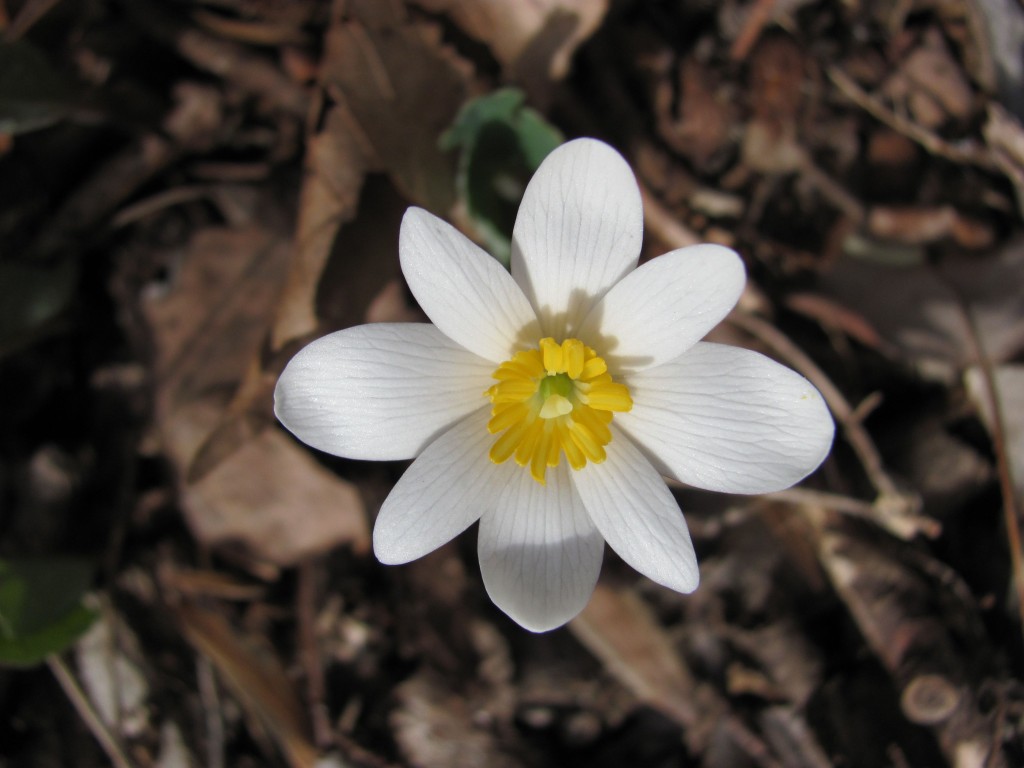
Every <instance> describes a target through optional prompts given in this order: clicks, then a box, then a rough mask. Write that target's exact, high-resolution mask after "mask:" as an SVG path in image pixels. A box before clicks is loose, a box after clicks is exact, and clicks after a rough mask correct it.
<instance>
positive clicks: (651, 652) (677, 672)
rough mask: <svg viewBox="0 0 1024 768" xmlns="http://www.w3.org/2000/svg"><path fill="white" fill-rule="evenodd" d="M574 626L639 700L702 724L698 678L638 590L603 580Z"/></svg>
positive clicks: (685, 722) (679, 719)
mask: <svg viewBox="0 0 1024 768" xmlns="http://www.w3.org/2000/svg"><path fill="white" fill-rule="evenodd" d="M569 628H570V629H571V630H572V632H573V634H574V635H575V636H576V639H578V640H579V641H580V642H581V643H582V644H583V645H584V646H585V647H586V648H587V649H588V650H589V651H590V652H591V653H592V654H594V656H596V657H597V658H598V659H600V660H601V661H602V662H603V663H604V665H605V667H606V668H607V669H608V671H609V673H611V674H612V675H613V676H614V677H616V678H617V679H618V680H619V682H620V683H622V684H623V685H625V686H626V687H627V688H628V689H629V690H631V691H632V692H633V693H634V694H635V695H636V697H637V698H638V699H640V701H642V702H644V703H645V704H648V705H650V706H652V707H654V708H655V709H658V710H660V711H662V712H664V713H665V714H666V715H668V716H669V717H671V718H672V719H673V720H675V721H676V722H678V723H679V724H680V725H682V726H684V727H692V726H694V725H695V724H697V722H698V714H697V710H696V706H697V705H696V702H695V700H694V695H693V694H694V690H695V688H696V683H695V682H694V680H693V677H692V676H691V674H690V671H689V670H688V669H687V668H686V667H685V666H684V665H683V663H682V661H681V660H680V658H679V654H678V653H677V651H676V649H675V648H674V647H673V646H672V643H671V641H670V640H669V639H668V637H667V636H666V635H665V631H664V630H663V629H662V628H661V626H660V625H659V624H658V623H657V622H655V620H654V617H653V616H652V614H651V611H650V609H649V608H648V607H647V606H646V605H644V603H643V601H642V600H640V598H639V597H637V595H636V594H635V593H633V592H630V591H626V590H616V589H612V588H610V587H606V586H604V585H602V584H598V585H597V588H596V589H595V590H594V595H593V597H591V598H590V602H589V603H588V604H587V607H586V608H585V609H584V610H583V613H581V614H580V615H579V616H577V617H576V618H575V619H573V620H572V622H571V623H570V624H569Z"/></svg>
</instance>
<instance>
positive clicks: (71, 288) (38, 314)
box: [0, 259, 78, 355]
mask: <svg viewBox="0 0 1024 768" xmlns="http://www.w3.org/2000/svg"><path fill="white" fill-rule="evenodd" d="M77 281H78V267H77V264H76V263H75V262H74V261H71V260H69V259H62V260H60V261H57V262H54V263H51V264H31V263H27V262H23V261H16V260H12V261H0V355H2V354H3V350H7V349H11V348H16V347H18V346H19V345H21V344H22V343H24V342H25V341H26V340H29V339H31V338H32V336H33V335H34V334H36V333H37V332H38V331H39V330H40V328H42V327H43V326H44V325H46V323H48V322H49V321H50V320H53V319H54V318H55V317H57V315H59V314H60V313H61V312H63V311H64V309H65V308H66V307H67V305H68V302H70V301H71V298H72V297H73V296H74V292H75V286H76V285H77Z"/></svg>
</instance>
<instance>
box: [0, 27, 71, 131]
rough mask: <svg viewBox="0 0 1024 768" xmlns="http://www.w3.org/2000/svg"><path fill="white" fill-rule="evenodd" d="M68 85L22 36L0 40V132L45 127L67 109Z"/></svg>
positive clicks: (64, 114) (68, 98) (65, 112)
mask: <svg viewBox="0 0 1024 768" xmlns="http://www.w3.org/2000/svg"><path fill="white" fill-rule="evenodd" d="M70 93H71V92H70V89H69V88H68V86H67V83H65V81H64V79H63V78H62V77H61V76H60V75H59V74H58V73H57V71H56V70H54V68H53V67H52V66H50V62H49V61H47V59H46V57H45V56H44V55H43V54H42V53H41V52H40V51H39V50H38V49H37V48H36V47H35V46H33V45H32V44H31V43H29V42H27V41H25V40H15V41H13V42H9V43H6V42H0V133H24V132H25V131H33V130H36V129H38V128H45V127H46V126H48V125H52V124H53V123H56V122H57V121H58V120H61V119H62V118H64V117H65V116H66V115H67V114H68V112H69V111H70V107H69V103H70Z"/></svg>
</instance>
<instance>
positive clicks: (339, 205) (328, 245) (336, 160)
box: [271, 106, 370, 349]
mask: <svg viewBox="0 0 1024 768" xmlns="http://www.w3.org/2000/svg"><path fill="white" fill-rule="evenodd" d="M352 120H353V118H352V117H351V115H349V114H348V113H347V112H346V110H345V109H344V108H343V107H341V106H335V107H332V108H331V109H330V110H329V111H328V112H327V115H326V116H325V118H324V127H323V129H322V130H321V131H320V132H319V133H318V134H316V135H315V136H311V137H310V138H309V140H308V146H307V149H306V160H305V171H306V178H305V180H304V181H303V184H302V194H301V195H300V197H299V218H298V223H297V224H296V228H295V240H294V243H293V245H292V251H291V254H290V257H289V267H288V277H287V279H286V282H285V288H284V292H283V293H282V295H281V300H280V302H279V304H278V306H277V310H276V317H275V319H274V328H273V335H272V339H271V343H272V345H273V347H274V349H281V348H282V347H283V346H284V345H285V344H287V343H288V342H289V341H291V340H293V339H297V338H301V337H303V336H306V335H308V334H310V333H312V332H313V331H315V330H316V328H317V322H318V321H317V316H316V291H317V286H318V285H319V283H320V276H321V275H322V274H323V271H324V268H325V266H326V265H327V260H328V257H329V256H330V254H331V249H332V246H333V245H334V241H335V239H336V237H337V235H338V231H339V230H340V229H341V227H342V225H343V224H345V223H346V222H347V221H350V220H351V219H352V218H353V217H354V216H355V214H356V210H357V207H358V205H359V194H360V192H361V191H362V188H363V181H364V179H365V176H366V173H367V171H368V170H369V168H370V160H369V158H368V157H367V155H366V150H365V148H364V147H363V146H362V145H361V144H360V143H359V142H358V141H357V140H356V139H355V138H354V137H353V135H352V131H351V125H352Z"/></svg>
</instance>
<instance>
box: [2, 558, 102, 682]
mask: <svg viewBox="0 0 1024 768" xmlns="http://www.w3.org/2000/svg"><path fill="white" fill-rule="evenodd" d="M92 572H93V566H92V564H91V563H90V562H88V561H86V560H81V559H77V558H66V557H47V558H31V559H29V558H24V559H22V558H19V559H12V560H0V665H7V666H14V667H27V666H32V665H34V664H38V663H39V662H41V661H42V660H43V659H45V658H46V657H47V656H49V655H50V654H51V653H59V652H60V651H63V650H64V649H65V648H67V647H68V646H69V645H71V643H73V642H74V641H75V640H77V639H78V638H79V637H80V636H81V635H82V633H84V632H85V631H86V630H87V629H88V628H89V627H90V625H91V624H92V622H93V621H94V620H95V618H96V615H95V613H94V612H93V611H91V610H90V609H88V608H86V607H85V606H83V605H82V596H83V595H84V594H85V590H86V589H87V588H88V587H89V584H90V582H91V580H92Z"/></svg>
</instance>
